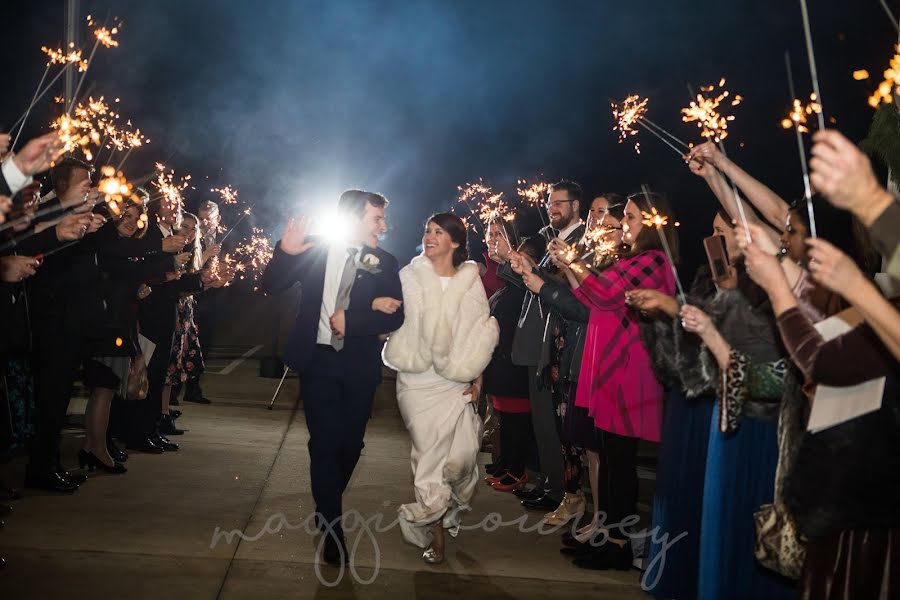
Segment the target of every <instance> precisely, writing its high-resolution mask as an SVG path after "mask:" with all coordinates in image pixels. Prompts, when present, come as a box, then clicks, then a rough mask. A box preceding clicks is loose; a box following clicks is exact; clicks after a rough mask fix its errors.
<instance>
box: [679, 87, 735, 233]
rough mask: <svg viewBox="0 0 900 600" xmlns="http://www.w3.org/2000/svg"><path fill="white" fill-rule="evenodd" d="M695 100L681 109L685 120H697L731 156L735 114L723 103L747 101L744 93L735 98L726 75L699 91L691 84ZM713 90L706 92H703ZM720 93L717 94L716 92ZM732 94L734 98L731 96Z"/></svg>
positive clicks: (731, 104) (689, 89) (705, 134)
mask: <svg viewBox="0 0 900 600" xmlns="http://www.w3.org/2000/svg"><path fill="white" fill-rule="evenodd" d="M688 91H689V92H690V95H691V98H693V99H692V100H691V103H690V104H689V105H688V106H686V107H684V108H682V109H681V114H682V117H681V120H682V121H684V122H685V123H691V122H696V123H697V127H699V128H700V130H701V133H700V135H701V136H702V137H704V138H706V139H708V140H712V141H713V142H715V143H716V144H717V145H718V147H719V151H720V152H721V153H722V156H724V157H725V158H728V154H727V153H726V152H725V144H724V142H723V140H724V139H725V138H726V137H728V124H729V123H730V122H732V121H734V115H725V114H722V112H721V111H720V110H719V109H720V107H723V108H727V107H728V106H729V105H730V106H731V107H735V106H738V105H740V104H741V102H743V101H744V98H743V96H741V95H740V94H736V95H735V96H734V97H733V98H731V92H729V91H728V90H727V89H725V78H724V77H722V78H721V79H720V80H719V84H718V85H706V86H701V87H700V92H701V93H699V94H695V93H694V90H693V89H692V88H691V86H690V84H689V85H688ZM704 93H705V94H709V96H704V95H703V94H704ZM713 93H716V95H715V96H713V95H712V94H713ZM729 98H731V99H730V100H729ZM729 183H730V184H731V193H732V195H733V196H734V203H735V205H736V206H737V211H738V216H740V219H741V224H742V225H743V226H744V228H745V229H746V225H747V214H746V213H745V212H744V201H743V200H741V195H740V194H739V193H738V189H737V186H736V185H735V184H734V181H732V180H729ZM747 241H748V242H749V241H750V234H749V233H748V234H747Z"/></svg>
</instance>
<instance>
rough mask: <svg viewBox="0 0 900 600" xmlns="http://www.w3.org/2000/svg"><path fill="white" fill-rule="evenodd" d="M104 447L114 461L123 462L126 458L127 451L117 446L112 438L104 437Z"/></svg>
mask: <svg viewBox="0 0 900 600" xmlns="http://www.w3.org/2000/svg"><path fill="white" fill-rule="evenodd" d="M106 449H107V451H108V452H109V456H110V458H112V459H113V460H114V461H116V462H120V463H123V462H125V461H126V460H128V453H127V452H125V451H124V450H122V449H121V448H119V446H118V444H116V443H115V442H114V441H113V439H112V438H106Z"/></svg>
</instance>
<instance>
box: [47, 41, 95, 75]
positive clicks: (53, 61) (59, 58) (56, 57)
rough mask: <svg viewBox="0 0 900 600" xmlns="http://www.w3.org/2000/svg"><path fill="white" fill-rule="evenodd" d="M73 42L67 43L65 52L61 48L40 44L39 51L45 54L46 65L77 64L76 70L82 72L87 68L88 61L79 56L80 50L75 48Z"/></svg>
mask: <svg viewBox="0 0 900 600" xmlns="http://www.w3.org/2000/svg"><path fill="white" fill-rule="evenodd" d="M74 47H75V45H74V44H69V51H68V52H66V51H64V50H63V49H62V48H57V49H53V48H48V47H47V46H41V51H42V52H43V53H44V54H46V55H47V57H48V59H49V60H48V62H47V66H50V65H78V72H79V73H83V72H84V71H86V70H87V67H88V63H87V61H86V60H84V59H83V58H82V57H81V50H75V49H74Z"/></svg>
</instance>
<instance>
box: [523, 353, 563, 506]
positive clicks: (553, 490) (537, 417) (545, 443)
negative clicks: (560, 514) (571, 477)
mask: <svg viewBox="0 0 900 600" xmlns="http://www.w3.org/2000/svg"><path fill="white" fill-rule="evenodd" d="M529 369H530V370H531V371H534V367H529ZM528 398H529V400H530V401H531V426H532V431H534V439H535V441H536V442H537V450H538V459H539V460H540V463H541V473H542V474H543V475H544V477H546V478H547V480H546V482H545V484H544V494H545V495H547V496H548V497H549V498H551V499H553V500H555V501H557V502H562V499H563V496H564V495H565V486H566V477H565V470H564V465H563V453H562V445H561V444H560V441H559V431H557V428H556V407H555V406H554V404H553V394H552V393H551V392H550V390H548V389H543V388H542V387H540V386H539V385H538V381H537V377H534V376H530V377H529V378H528Z"/></svg>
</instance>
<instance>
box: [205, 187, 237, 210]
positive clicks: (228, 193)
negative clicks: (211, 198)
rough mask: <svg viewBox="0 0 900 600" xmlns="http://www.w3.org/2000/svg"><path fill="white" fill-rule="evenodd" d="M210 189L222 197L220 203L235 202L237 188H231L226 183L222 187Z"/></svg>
mask: <svg viewBox="0 0 900 600" xmlns="http://www.w3.org/2000/svg"><path fill="white" fill-rule="evenodd" d="M210 191H211V192H214V193H216V194H219V196H220V197H221V198H222V204H225V205H228V204H237V196H238V193H237V190H235V189H234V188H232V187H231V186H230V185H226V186H225V187H223V188H212V189H211V190H210Z"/></svg>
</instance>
